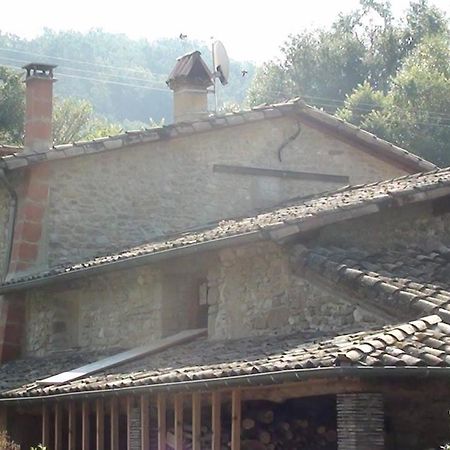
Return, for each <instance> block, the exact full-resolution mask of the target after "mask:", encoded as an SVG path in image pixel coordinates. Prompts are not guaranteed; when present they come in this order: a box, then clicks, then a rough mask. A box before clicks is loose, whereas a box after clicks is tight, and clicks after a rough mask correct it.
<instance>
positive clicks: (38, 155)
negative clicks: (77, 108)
mask: <svg viewBox="0 0 450 450" xmlns="http://www.w3.org/2000/svg"><path fill="white" fill-rule="evenodd" d="M291 114H298V115H300V116H301V117H305V118H308V119H309V120H312V121H314V122H316V123H319V124H320V125H323V126H325V127H328V128H330V127H331V128H333V129H334V130H335V131H336V132H337V133H338V134H340V133H342V134H345V135H346V137H347V138H350V139H353V140H356V141H360V142H361V143H362V144H363V146H364V147H365V146H368V150H370V151H369V153H370V154H371V155H372V156H374V157H377V156H378V155H379V154H384V156H385V157H388V158H391V159H392V160H393V161H396V162H397V163H399V164H401V165H404V166H405V167H408V170H415V171H421V170H431V169H433V168H436V167H437V166H436V165H435V164H433V163H431V162H429V161H426V160H425V159H423V158H421V157H420V156H417V155H414V154H412V153H410V152H408V151H407V150H405V149H403V148H401V147H398V146H396V145H394V144H392V143H390V142H387V141H385V140H384V139H381V138H379V137H377V136H376V135H374V134H372V133H369V132H368V131H365V130H363V129H361V128H359V127H357V126H355V125H353V124H350V123H348V122H345V121H343V120H342V119H339V118H337V117H335V116H332V115H330V114H328V113H326V112H325V111H322V110H320V109H317V108H315V107H312V106H310V105H307V104H306V103H305V102H304V101H303V100H302V99H301V98H299V97H297V98H293V99H291V100H288V101H286V102H282V103H274V104H269V105H267V104H265V105H259V106H255V107H252V108H249V109H244V110H241V111H236V112H229V113H225V114H214V115H210V116H209V117H208V118H207V119H202V120H197V121H192V122H179V123H174V124H170V125H163V126H161V127H153V128H146V129H144V130H130V131H125V132H123V133H120V134H117V135H113V136H105V137H100V138H96V139H93V140H86V141H77V142H73V143H68V144H61V145H55V146H53V147H51V148H49V149H47V150H44V151H33V150H26V151H24V150H22V151H21V152H15V153H14V154H8V155H5V156H2V157H1V158H0V161H1V164H2V165H3V167H4V168H6V169H9V170H14V169H19V168H22V167H26V166H28V165H33V164H37V163H39V162H42V161H53V160H57V159H63V158H70V157H76V156H81V155H87V154H93V153H99V152H104V151H112V150H117V149H120V148H123V147H127V146H132V145H138V144H145V143H151V142H155V141H160V140H166V139H171V138H175V137H181V136H188V135H191V134H194V133H202V132H208V131H213V130H215V129H220V128H225V127H229V126H237V125H242V124H245V123H250V122H254V121H258V120H264V119H274V118H279V117H282V116H285V115H291Z"/></svg>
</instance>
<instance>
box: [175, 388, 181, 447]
mask: <svg viewBox="0 0 450 450" xmlns="http://www.w3.org/2000/svg"><path fill="white" fill-rule="evenodd" d="M173 409H174V413H175V418H174V419H175V450H183V396H182V395H181V394H177V395H175V399H174V402H173Z"/></svg>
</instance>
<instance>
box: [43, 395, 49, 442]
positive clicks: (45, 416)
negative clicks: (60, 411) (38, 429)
mask: <svg viewBox="0 0 450 450" xmlns="http://www.w3.org/2000/svg"><path fill="white" fill-rule="evenodd" d="M49 409H50V408H49V406H48V405H47V404H46V403H44V404H43V405H42V445H43V446H44V447H50V410H49Z"/></svg>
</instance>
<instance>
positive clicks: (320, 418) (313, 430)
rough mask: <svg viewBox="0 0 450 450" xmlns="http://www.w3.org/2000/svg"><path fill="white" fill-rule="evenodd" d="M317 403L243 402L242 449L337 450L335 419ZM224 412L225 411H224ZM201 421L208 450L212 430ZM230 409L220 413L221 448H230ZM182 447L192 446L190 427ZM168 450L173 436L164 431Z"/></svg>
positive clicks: (186, 425)
mask: <svg viewBox="0 0 450 450" xmlns="http://www.w3.org/2000/svg"><path fill="white" fill-rule="evenodd" d="M327 410H328V411H329V410H330V409H329V408H324V409H321V408H318V407H317V404H311V405H304V404H303V403H300V404H298V403H295V402H291V403H290V404H286V403H282V404H272V403H269V402H247V403H245V404H244V405H243V409H242V421H241V450H303V449H304V450H336V449H337V433H336V421H335V418H333V417H330V416H329V415H328V414H327V413H326V411H327ZM224 412H225V411H224ZM205 423H207V421H206V420H205V421H202V424H203V426H202V428H201V435H200V442H201V448H202V449H210V448H211V441H212V430H211V426H210V425H205ZM230 441H231V411H228V413H226V414H223V416H222V430H221V449H222V450H229V449H230V447H231V443H230ZM183 442H184V449H185V450H189V449H191V448H192V427H191V426H190V425H189V424H185V425H184V426H183ZM167 444H168V449H173V448H174V447H175V446H174V435H173V430H172V429H170V430H169V432H168V433H167Z"/></svg>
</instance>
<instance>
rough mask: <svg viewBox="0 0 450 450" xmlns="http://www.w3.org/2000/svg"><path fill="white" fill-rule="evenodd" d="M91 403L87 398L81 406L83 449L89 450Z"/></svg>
mask: <svg viewBox="0 0 450 450" xmlns="http://www.w3.org/2000/svg"><path fill="white" fill-rule="evenodd" d="M89 425H90V424H89V403H88V402H87V401H86V400H85V401H83V404H82V406H81V449H82V450H89V440H90V432H91V430H90V427H89Z"/></svg>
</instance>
